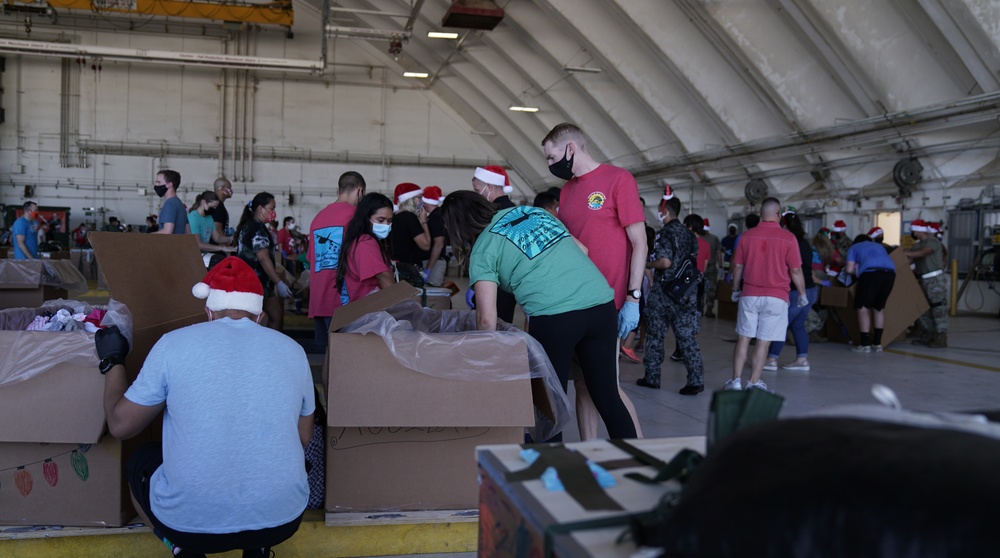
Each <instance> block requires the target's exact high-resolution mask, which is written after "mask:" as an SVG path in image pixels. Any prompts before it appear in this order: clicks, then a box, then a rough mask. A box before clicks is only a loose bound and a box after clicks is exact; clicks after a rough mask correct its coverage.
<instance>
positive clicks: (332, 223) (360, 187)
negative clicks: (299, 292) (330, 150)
mask: <svg viewBox="0 0 1000 558" xmlns="http://www.w3.org/2000/svg"><path fill="white" fill-rule="evenodd" d="M337 186H338V188H337V201H336V202H334V203H331V204H330V205H328V206H326V207H325V208H323V209H322V210H320V212H319V213H318V214H317V215H316V218H315V219H313V221H312V223H311V224H310V225H309V252H308V257H309V317H310V318H313V320H314V321H315V323H316V345H317V346H322V347H325V346H326V342H327V333H328V332H329V331H330V318H331V317H332V316H333V311H334V310H336V309H337V308H339V307H340V306H341V305H342V304H343V303H342V301H341V293H339V292H337V265H338V264H339V263H340V249H341V242H342V241H343V239H344V229H345V228H346V227H347V223H348V221H350V220H351V217H354V209H355V208H356V207H357V205H358V201H360V200H361V198H362V197H364V195H365V179H364V178H363V177H362V176H361V175H360V174H358V173H356V172H354V171H348V172H345V173H344V174H342V175H340V180H339V181H338V182H337Z"/></svg>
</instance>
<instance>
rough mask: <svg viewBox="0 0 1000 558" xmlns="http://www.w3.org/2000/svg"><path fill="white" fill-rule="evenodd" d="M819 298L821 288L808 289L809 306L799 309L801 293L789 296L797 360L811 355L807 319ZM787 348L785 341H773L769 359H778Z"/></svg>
mask: <svg viewBox="0 0 1000 558" xmlns="http://www.w3.org/2000/svg"><path fill="white" fill-rule="evenodd" d="M817 296H819V287H810V288H808V289H806V298H808V299H809V304H807V305H805V306H803V307H802V308H799V304H798V302H799V291H792V292H791V293H789V294H788V327H789V328H791V330H792V339H794V340H795V354H796V357H797V358H806V356H807V355H808V354H809V334H808V333H807V332H806V317H807V316H809V309H810V308H812V305H813V304H816V297H817ZM784 348H785V342H784V341H772V342H771V346H770V348H768V350H767V356H768V358H773V359H777V358H778V355H780V354H781V349H784Z"/></svg>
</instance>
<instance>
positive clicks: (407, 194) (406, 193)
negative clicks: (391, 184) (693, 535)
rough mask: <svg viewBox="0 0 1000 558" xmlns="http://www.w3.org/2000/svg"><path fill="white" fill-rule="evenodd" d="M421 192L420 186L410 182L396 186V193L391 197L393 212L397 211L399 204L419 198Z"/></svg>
mask: <svg viewBox="0 0 1000 558" xmlns="http://www.w3.org/2000/svg"><path fill="white" fill-rule="evenodd" d="M422 192H423V190H421V189H420V186H417V185H416V184H414V183H412V182H403V183H401V184H397V185H396V191H395V192H394V193H393V196H392V209H393V211H399V204H401V203H403V202H405V201H406V200H410V199H413V198H415V197H417V196H419V195H420V194H421V193H422Z"/></svg>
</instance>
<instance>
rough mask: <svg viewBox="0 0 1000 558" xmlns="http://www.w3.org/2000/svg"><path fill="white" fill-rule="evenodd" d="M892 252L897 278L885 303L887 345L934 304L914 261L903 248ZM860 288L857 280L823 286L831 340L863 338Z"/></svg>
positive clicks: (827, 330)
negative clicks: (857, 307) (858, 299)
mask: <svg viewBox="0 0 1000 558" xmlns="http://www.w3.org/2000/svg"><path fill="white" fill-rule="evenodd" d="M889 256H890V257H891V258H892V262H893V263H894V264H895V265H896V280H895V282H894V283H893V285H892V294H890V295H889V300H887V301H886V303H885V328H884V329H883V332H882V345H884V346H885V345H888V344H889V343H892V342H893V341H896V340H898V339H899V338H901V337H902V336H903V335H904V332H905V331H906V328H907V327H909V326H910V324H912V323H913V322H914V321H915V320H916V319H917V318H919V317H920V315H921V314H923V313H924V312H926V311H927V310H928V309H929V308H930V305H929V304H927V297H926V296H924V292H923V290H922V289H921V288H920V283H919V282H918V281H917V278H916V276H915V275H914V274H913V272H911V271H910V264H909V262H907V260H906V256H905V255H903V251H902V250H893V251H892V253H891V254H889ZM857 288H858V286H857V283H856V282H855V283H854V284H852V285H851V286H850V287H843V286H834V287H821V288H820V295H819V301H820V304H822V305H823V306H826V307H827V309H828V310H829V313H830V315H829V317H828V318H827V320H826V336H827V337H828V338H829V339H830V340H831V341H836V342H839V343H848V342H852V343H857V342H858V341H859V340H860V339H861V335H860V330H859V329H858V312H857V310H855V309H854V293H855V291H856V290H857ZM845 333H846V335H845Z"/></svg>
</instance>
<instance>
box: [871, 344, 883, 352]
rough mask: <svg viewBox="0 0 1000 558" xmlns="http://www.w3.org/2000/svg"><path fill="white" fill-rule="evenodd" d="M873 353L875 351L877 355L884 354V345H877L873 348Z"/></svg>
mask: <svg viewBox="0 0 1000 558" xmlns="http://www.w3.org/2000/svg"><path fill="white" fill-rule="evenodd" d="M872 351H874V352H876V353H881V352H882V345H875V346H874V347H872Z"/></svg>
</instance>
